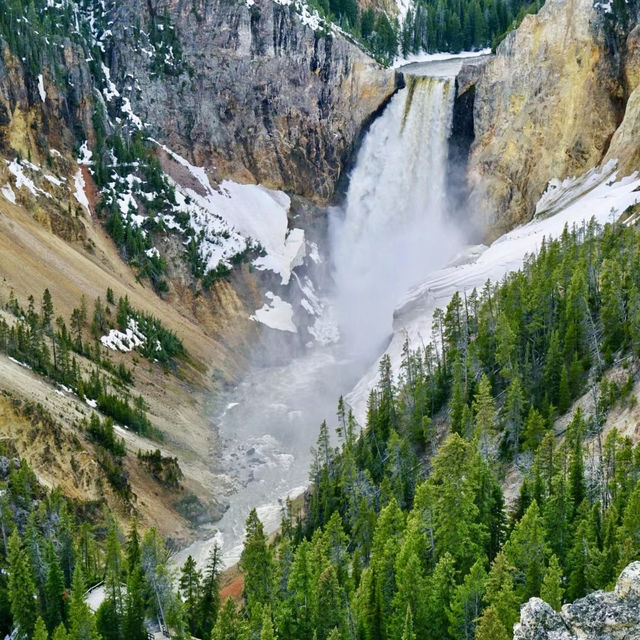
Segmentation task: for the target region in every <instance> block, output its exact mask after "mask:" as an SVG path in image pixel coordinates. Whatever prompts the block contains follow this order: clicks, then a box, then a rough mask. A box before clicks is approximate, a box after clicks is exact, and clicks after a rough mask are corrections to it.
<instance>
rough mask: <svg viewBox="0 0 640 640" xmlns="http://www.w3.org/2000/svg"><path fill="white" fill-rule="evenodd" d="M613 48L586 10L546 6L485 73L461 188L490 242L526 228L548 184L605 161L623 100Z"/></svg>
mask: <svg viewBox="0 0 640 640" xmlns="http://www.w3.org/2000/svg"><path fill="white" fill-rule="evenodd" d="M596 4H597V3H596ZM614 40H615V38H614V36H613V34H612V27H611V21H610V18H609V17H608V16H605V15H604V14H603V10H602V9H601V8H598V7H597V6H594V3H593V0H548V2H547V3H546V4H545V5H544V7H543V8H542V9H541V10H540V12H539V13H538V14H537V15H535V16H534V15H527V16H526V17H525V19H524V20H523V22H522V24H521V25H520V27H519V28H518V29H517V30H516V31H514V32H512V33H510V34H509V35H508V36H507V37H506V39H505V40H504V41H503V42H502V43H501V45H500V46H499V47H498V50H497V52H496V55H495V56H494V57H493V58H492V59H491V61H490V62H489V63H488V64H487V66H486V69H485V72H484V73H483V75H482V78H481V79H480V81H479V82H478V83H477V85H476V98H475V105H474V126H475V134H476V138H475V142H474V145H473V148H472V152H471V158H470V165H469V180H470V183H471V187H472V190H473V197H472V203H473V207H474V214H475V215H479V216H481V217H482V218H483V221H484V223H485V226H487V227H488V228H489V229H490V233H491V236H492V237H495V236H497V235H498V234H500V233H501V232H503V231H505V230H507V229H510V228H512V227H513V226H514V225H515V224H517V223H519V222H522V221H526V220H528V219H530V218H531V216H532V215H533V212H534V209H535V203H536V202H537V200H538V199H539V198H540V196H541V195H542V193H543V192H544V191H545V189H546V186H547V183H548V182H549V180H551V179H552V178H558V179H564V178H566V177H572V176H577V175H580V174H582V173H584V172H585V171H587V170H588V169H590V168H592V167H594V166H596V165H598V164H599V163H600V162H601V161H602V159H603V158H604V156H605V154H606V152H607V149H608V146H609V142H610V140H611V137H612V135H613V134H614V132H615V131H616V129H617V128H618V125H619V123H620V121H621V118H622V107H623V106H624V98H625V91H624V81H623V78H622V74H621V69H620V56H619V54H618V52H617V51H616V50H615V49H616V47H615V46H614V45H612V41H614ZM630 72H631V70H629V73H630ZM631 75H632V76H633V74H631ZM629 135H631V133H630V134H629Z"/></svg>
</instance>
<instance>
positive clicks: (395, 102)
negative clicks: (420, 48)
mask: <svg viewBox="0 0 640 640" xmlns="http://www.w3.org/2000/svg"><path fill="white" fill-rule="evenodd" d="M454 98H455V78H454V77H424V76H408V77H407V84H406V87H405V88H404V89H402V90H401V91H399V92H398V93H397V94H396V95H395V96H394V97H393V99H392V100H391V101H390V103H389V105H388V106H387V108H386V109H385V111H384V112H383V114H382V115H381V116H380V118H378V119H377V120H376V121H375V122H374V123H373V125H372V126H371V129H370V130H369V132H368V133H367V135H366V137H365V140H364V143H363V145H362V148H361V150H360V152H359V154H358V158H357V162H356V165H355V168H354V170H353V172H352V175H351V179H350V186H349V190H348V193H347V198H346V205H345V207H344V210H343V215H342V216H334V218H335V219H334V220H332V225H331V242H332V249H333V267H334V280H335V283H336V300H335V307H336V310H337V316H338V324H339V326H340V330H341V334H342V337H343V340H344V342H345V343H346V344H347V345H348V346H349V348H350V350H351V349H352V352H353V353H354V354H355V355H358V356H362V357H367V356H370V355H377V353H376V352H378V353H379V349H380V345H381V343H382V341H383V340H384V339H385V338H386V337H388V335H389V334H390V332H391V324H392V318H393V310H394V308H395V305H396V302H397V301H398V299H399V297H400V296H401V295H402V294H403V293H404V291H405V290H406V289H408V288H409V287H410V286H411V285H413V284H414V283H415V282H417V281H419V280H420V279H421V278H423V277H424V276H426V275H427V274H428V273H429V272H430V271H432V270H433V269H436V268H438V267H441V266H442V265H443V264H444V263H445V262H446V261H447V260H448V259H449V258H451V257H452V256H453V254H454V253H455V251H456V249H457V248H458V247H459V241H458V239H457V233H456V232H455V231H454V230H453V228H452V225H449V226H448V225H447V189H446V185H447V168H448V165H447V159H448V139H449V136H450V134H451V127H452V119H453V102H454Z"/></svg>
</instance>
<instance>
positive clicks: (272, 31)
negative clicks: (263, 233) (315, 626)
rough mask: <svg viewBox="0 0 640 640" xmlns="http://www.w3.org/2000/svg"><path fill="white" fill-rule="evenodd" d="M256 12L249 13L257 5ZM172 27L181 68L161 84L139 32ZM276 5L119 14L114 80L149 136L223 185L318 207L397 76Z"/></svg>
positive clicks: (150, 7) (155, 7)
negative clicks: (273, 191) (257, 187)
mask: <svg viewBox="0 0 640 640" xmlns="http://www.w3.org/2000/svg"><path fill="white" fill-rule="evenodd" d="M249 5H250V6H249ZM154 15H155V16H157V15H162V16H164V17H165V19H166V18H167V17H168V20H169V24H170V25H171V27H172V28H173V29H174V33H175V37H176V39H177V41H178V43H179V46H180V48H181V49H182V59H181V65H180V69H179V71H178V72H177V73H174V74H173V75H167V74H158V73H156V72H155V71H154V69H153V67H152V65H150V64H149V58H148V55H147V53H146V52H145V51H144V48H140V47H138V46H137V43H136V39H135V36H134V34H133V33H132V30H131V29H130V28H126V26H121V28H120V29H118V25H132V24H135V23H136V21H138V22H139V23H141V24H143V25H144V24H147V23H148V22H150V21H151V20H153V19H154V17H153V16H154ZM312 26H314V25H313V21H312V20H311V21H310V20H309V19H306V20H305V19H304V18H303V17H301V16H300V15H299V14H298V13H296V11H295V9H294V7H293V5H289V6H286V5H281V4H277V3H275V2H273V1H272V0H259V1H258V2H255V3H253V2H247V3H246V4H245V3H241V2H230V1H229V0H198V1H197V2H193V1H192V0H177V1H176V0H173V1H171V2H167V1H165V0H163V1H160V2H155V3H151V2H150V3H148V4H146V5H141V4H140V3H138V2H133V1H128V2H122V3H119V5H118V7H117V19H116V21H115V24H114V34H115V36H114V46H113V51H112V56H111V61H112V64H111V67H112V75H114V76H115V77H117V78H122V79H125V78H127V76H129V77H130V78H133V79H135V88H134V87H133V85H132V91H131V94H130V98H131V104H132V106H133V110H134V111H135V113H136V114H137V115H138V116H139V117H140V118H141V119H142V121H143V122H145V123H147V124H148V127H147V131H148V132H149V133H150V134H151V135H152V136H154V137H157V138H158V139H162V140H163V141H165V142H166V143H167V144H168V145H169V146H170V147H171V148H172V149H175V150H176V151H177V152H178V153H181V154H182V155H184V156H185V157H187V158H189V159H190V160H191V161H192V162H193V163H194V164H197V165H199V166H206V167H208V168H211V169H213V173H214V175H215V177H217V178H218V179H220V178H231V179H235V180H238V181H241V182H260V183H262V184H264V185H266V186H268V187H271V188H278V189H285V190H287V191H290V192H294V193H296V194H299V195H302V196H306V197H308V198H311V199H314V200H316V201H326V200H328V199H329V198H330V197H331V196H332V195H333V191H334V188H335V185H336V183H337V180H338V178H339V177H340V174H341V171H342V169H343V167H344V166H345V163H346V162H347V159H348V157H349V155H350V154H351V153H352V152H353V150H354V146H355V144H356V142H357V139H358V136H359V134H360V132H361V130H362V128H363V126H364V125H365V124H366V123H367V122H368V120H369V119H370V118H371V114H372V113H374V112H375V111H376V109H378V107H379V106H380V105H381V104H382V103H383V102H384V101H385V100H386V99H387V98H388V97H389V96H390V95H391V94H392V93H393V91H394V89H395V75H394V73H393V72H392V71H388V70H383V69H382V68H381V67H380V66H379V65H377V64H376V63H375V62H374V61H373V60H372V59H371V58H369V57H368V56H367V55H365V54H364V53H363V52H362V51H361V50H360V49H358V48H357V47H356V46H355V45H353V44H352V43H351V42H349V41H348V40H347V39H346V38H345V37H342V36H341V35H339V34H335V33H325V32H321V31H320V30H316V31H314V29H313V28H312Z"/></svg>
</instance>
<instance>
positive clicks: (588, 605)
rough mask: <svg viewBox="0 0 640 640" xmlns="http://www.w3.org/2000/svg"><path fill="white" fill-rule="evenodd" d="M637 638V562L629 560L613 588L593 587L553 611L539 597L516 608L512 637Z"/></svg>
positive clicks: (542, 639) (639, 568) (639, 628)
mask: <svg viewBox="0 0 640 640" xmlns="http://www.w3.org/2000/svg"><path fill="white" fill-rule="evenodd" d="M633 638H640V562H634V563H632V564H630V565H629V566H628V567H627V568H626V569H625V570H624V571H623V572H622V574H620V577H619V578H618V582H617V584H616V588H615V590H614V591H610V592H604V591H596V592H595V593H592V594H590V595H588V596H587V597H586V598H582V599H580V600H576V602H574V603H573V604H567V605H565V606H564V607H562V611H561V612H560V613H557V612H556V611H554V610H553V609H552V608H551V607H550V606H549V605H548V604H547V603H546V602H543V601H542V600H540V598H531V600H529V602H527V603H526V604H525V605H524V606H523V607H522V609H521V611H520V622H519V623H518V624H516V625H515V628H514V634H513V639H514V640H631V639H633Z"/></svg>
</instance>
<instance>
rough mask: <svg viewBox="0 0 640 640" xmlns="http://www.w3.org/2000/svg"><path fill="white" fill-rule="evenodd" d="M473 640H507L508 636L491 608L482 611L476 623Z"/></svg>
mask: <svg viewBox="0 0 640 640" xmlns="http://www.w3.org/2000/svg"><path fill="white" fill-rule="evenodd" d="M475 640H509V634H508V633H507V630H506V629H505V627H504V625H503V624H502V622H501V621H500V618H499V617H498V615H497V613H496V611H495V609H494V608H493V607H487V608H486V609H485V610H484V613H483V614H482V616H481V618H480V620H479V621H478V626H477V628H476V637H475Z"/></svg>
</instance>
